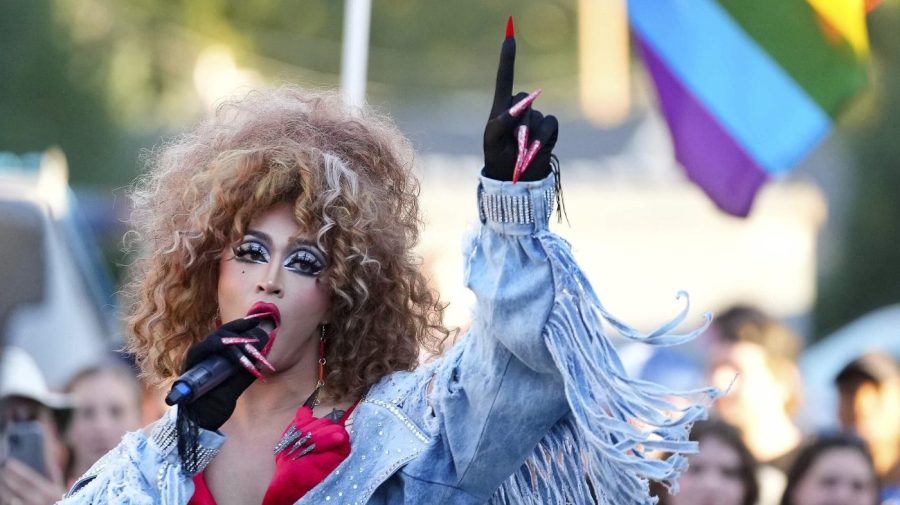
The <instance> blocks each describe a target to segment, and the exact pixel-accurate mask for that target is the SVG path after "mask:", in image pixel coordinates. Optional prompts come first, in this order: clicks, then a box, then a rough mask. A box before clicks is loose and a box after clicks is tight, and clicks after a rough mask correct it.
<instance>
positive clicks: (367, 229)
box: [125, 86, 447, 400]
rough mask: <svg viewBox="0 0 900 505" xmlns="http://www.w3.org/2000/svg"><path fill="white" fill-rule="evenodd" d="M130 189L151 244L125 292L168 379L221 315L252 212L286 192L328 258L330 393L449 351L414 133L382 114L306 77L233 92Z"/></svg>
mask: <svg viewBox="0 0 900 505" xmlns="http://www.w3.org/2000/svg"><path fill="white" fill-rule="evenodd" d="M148 161H149V162H148V167H149V170H148V171H147V173H146V174H145V175H144V176H142V177H141V178H140V179H138V181H137V182H136V184H135V187H134V189H133V192H132V196H133V204H134V210H133V212H132V216H131V219H132V225H133V228H134V231H133V232H132V235H131V240H129V241H128V243H129V244H130V246H129V248H130V249H136V250H139V253H138V257H137V259H136V262H135V267H136V268H135V269H134V274H133V275H134V278H133V279H132V281H131V282H130V283H129V284H128V285H127V287H126V289H125V294H126V296H127V297H128V299H129V301H130V303H131V307H132V309H131V312H130V314H131V315H130V316H129V317H128V318H127V323H128V329H129V330H130V331H129V342H128V347H129V349H130V350H131V351H132V352H134V353H135V354H136V356H137V358H138V362H139V363H140V365H141V367H142V369H143V370H144V372H145V373H146V374H148V375H150V376H152V377H155V378H156V379H157V380H167V379H170V378H172V377H174V376H176V375H177V374H178V373H179V372H180V371H181V370H180V368H181V363H182V361H183V359H184V356H185V354H186V352H187V349H188V348H189V347H190V346H191V345H192V344H194V343H195V342H197V341H199V340H200V339H202V338H203V337H204V336H205V335H207V334H208V333H209V332H210V331H212V330H213V328H214V319H215V317H216V312H217V302H216V289H217V280H218V270H219V259H220V257H221V254H222V251H223V250H225V248H226V247H228V246H230V245H233V244H234V243H235V242H236V241H237V240H239V239H240V238H241V237H242V236H243V234H244V231H245V230H246V229H247V227H248V226H249V224H250V221H251V220H253V219H254V217H256V216H258V215H260V214H262V213H264V212H265V211H267V210H268V209H270V208H271V207H272V206H274V205H276V204H279V203H284V202H287V203H289V204H290V205H292V206H293V211H294V216H295V218H296V220H297V222H298V224H300V226H301V228H303V229H305V230H309V231H310V232H311V233H313V235H314V237H315V239H316V241H317V243H318V246H319V247H320V248H321V249H322V251H323V252H324V253H325V254H326V256H327V258H328V267H327V275H324V276H323V279H324V280H325V282H328V283H329V285H330V288H331V297H332V300H331V306H332V310H331V314H330V321H331V324H330V327H329V335H328V345H327V351H326V352H327V355H326V358H327V362H328V366H327V376H326V383H327V384H328V387H327V392H328V395H329V396H331V397H333V398H335V399H337V400H341V399H351V398H358V397H360V396H361V395H363V394H364V393H365V391H366V390H367V388H368V387H369V386H371V385H372V384H374V383H375V382H377V381H378V380H380V379H381V378H382V377H384V376H385V375H387V374H390V373H391V372H394V371H397V370H409V369H412V368H414V367H415V366H416V365H417V364H418V356H419V352H420V349H421V348H425V349H426V350H428V351H430V352H433V353H437V352H440V347H441V345H442V343H443V341H444V339H445V338H446V336H447V330H446V329H445V328H444V327H443V325H442V323H441V316H442V311H443V306H442V305H441V304H440V302H439V301H438V297H437V295H436V294H435V292H434V291H433V290H432V289H431V288H429V286H428V284H427V281H426V279H425V277H424V275H423V274H422V273H421V272H420V263H421V260H420V258H419V257H418V256H417V255H415V254H414V253H413V251H412V249H413V246H414V245H415V244H416V242H417V240H418V234H419V225H420V221H419V216H418V192H419V185H418V182H417V180H416V179H415V177H414V176H413V174H412V164H413V154H412V149H411V148H410V146H409V143H408V141H407V140H406V139H405V138H404V137H403V136H402V135H401V134H400V133H399V131H398V130H397V129H396V127H394V126H393V124H392V123H391V122H390V121H389V120H387V119H386V118H384V117H380V116H378V115H376V114H374V113H372V112H371V111H367V110H361V111H360V110H355V109H350V108H348V107H347V106H346V105H345V104H344V103H343V102H342V101H341V99H340V97H339V96H338V95H336V94H334V93H328V92H310V91H306V90H302V89H299V88H296V87H290V86H284V87H280V88H277V89H272V90H265V91H255V92H252V93H250V94H249V95H248V96H246V97H245V98H243V99H240V100H234V101H229V102H226V103H223V104H222V105H221V106H219V107H218V109H217V110H216V111H215V113H213V114H212V115H211V117H209V118H208V119H206V120H205V121H203V122H201V123H200V124H199V126H198V127H197V128H196V129H195V130H194V131H193V132H191V133H189V134H186V135H183V136H181V137H179V138H176V139H174V140H172V141H170V142H169V143H167V144H164V145H162V146H161V147H159V148H158V149H156V150H155V151H154V153H152V155H151V156H150V157H149V160H148Z"/></svg>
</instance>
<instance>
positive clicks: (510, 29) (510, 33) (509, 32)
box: [506, 16, 516, 39]
mask: <svg viewBox="0 0 900 505" xmlns="http://www.w3.org/2000/svg"><path fill="white" fill-rule="evenodd" d="M515 36H516V27H515V26H513V19H512V16H510V17H509V19H507V20H506V38H508V39H511V38H514V37H515Z"/></svg>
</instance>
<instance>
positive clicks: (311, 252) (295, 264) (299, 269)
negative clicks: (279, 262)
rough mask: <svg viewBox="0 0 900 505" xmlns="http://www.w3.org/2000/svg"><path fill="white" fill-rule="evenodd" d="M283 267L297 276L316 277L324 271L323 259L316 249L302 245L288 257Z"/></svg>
mask: <svg viewBox="0 0 900 505" xmlns="http://www.w3.org/2000/svg"><path fill="white" fill-rule="evenodd" d="M284 267H285V268H287V269H288V270H290V271H292V272H296V273H298V274H302V275H309V276H317V275H319V274H321V273H322V270H325V258H323V257H322V253H321V252H319V250H318V249H316V248H314V247H311V246H308V245H303V246H300V247H299V248H297V250H295V251H294V252H292V253H291V254H290V255H288V257H287V259H286V260H284Z"/></svg>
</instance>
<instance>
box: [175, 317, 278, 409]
mask: <svg viewBox="0 0 900 505" xmlns="http://www.w3.org/2000/svg"><path fill="white" fill-rule="evenodd" d="M257 328H261V329H262V330H263V331H265V332H266V333H267V334H268V333H269V332H270V331H272V329H273V328H275V325H274V323H272V321H271V320H270V319H269V318H264V319H262V320H261V321H260V323H259V326H258V327H257ZM251 331H252V330H251ZM240 370H242V369H241V368H240V367H238V366H237V365H235V364H234V363H232V362H231V361H229V360H228V358H225V357H224V356H220V355H218V354H213V355H210V356H208V357H207V358H206V359H204V360H203V361H201V362H200V363H197V364H196V365H194V366H192V367H191V369H190V370H188V371H187V372H184V373H183V374H181V376H180V377H178V379H177V380H176V381H175V383H174V384H172V389H170V390H169V394H167V395H166V405H169V406H172V405H176V404H177V405H181V404H187V403H191V402H193V401H194V400H196V399H197V398H200V397H201V396H203V395H205V394H206V393H208V392H209V391H210V390H212V389H213V388H215V387H216V386H218V385H219V384H221V383H223V382H225V380H226V379H228V378H229V377H231V376H232V375H234V374H235V373H237V372H238V371H240Z"/></svg>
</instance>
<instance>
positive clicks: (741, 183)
mask: <svg viewBox="0 0 900 505" xmlns="http://www.w3.org/2000/svg"><path fill="white" fill-rule="evenodd" d="M628 9H629V19H630V23H631V26H632V31H633V33H634V34H635V35H636V38H637V41H638V43H639V45H640V47H641V51H642V52H643V56H644V63H645V65H646V67H647V68H648V70H649V72H650V74H651V76H652V78H653V82H654V83H655V85H656V90H657V94H658V97H659V102H660V105H661V108H662V111H663V115H664V116H665V118H666V121H667V123H668V125H669V129H670V131H671V134H672V139H673V143H674V146H675V155H676V158H677V159H678V161H679V162H680V163H681V164H682V165H683V166H684V168H685V170H686V171H687V174H688V177H690V179H691V180H693V181H694V182H696V183H697V184H698V185H700V187H701V188H703V190H704V191H705V192H706V194H707V195H709V197H710V198H711V199H712V200H713V201H714V202H715V204H716V205H717V206H718V207H719V208H720V209H722V210H723V211H725V212H727V213H729V214H732V215H735V216H746V215H747V214H748V213H749V212H750V208H751V206H752V204H753V199H754V196H755V195H756V192H757V191H758V190H759V188H760V186H762V184H763V183H764V182H765V181H766V180H768V179H769V178H770V177H772V176H777V175H779V174H782V173H784V172H787V171H789V170H791V169H792V168H793V167H794V166H795V165H796V164H797V163H798V162H799V161H800V160H801V159H802V158H803V157H804V156H805V155H806V153H808V152H809V151H810V150H811V149H812V148H813V147H815V145H816V144H817V143H818V142H819V141H821V140H822V138H823V137H824V136H825V135H826V134H827V133H828V131H829V130H830V129H831V126H832V124H833V121H834V117H835V114H837V112H838V111H839V110H840V109H841V107H842V106H843V105H844V104H845V103H846V102H847V101H848V99H849V98H851V97H852V96H853V95H854V94H856V92H857V91H859V90H860V88H862V87H863V86H864V85H865V83H866V81H867V72H866V64H867V61H868V55H869V45H868V33H867V31H866V24H865V13H866V2H865V1H864V0H628Z"/></svg>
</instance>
